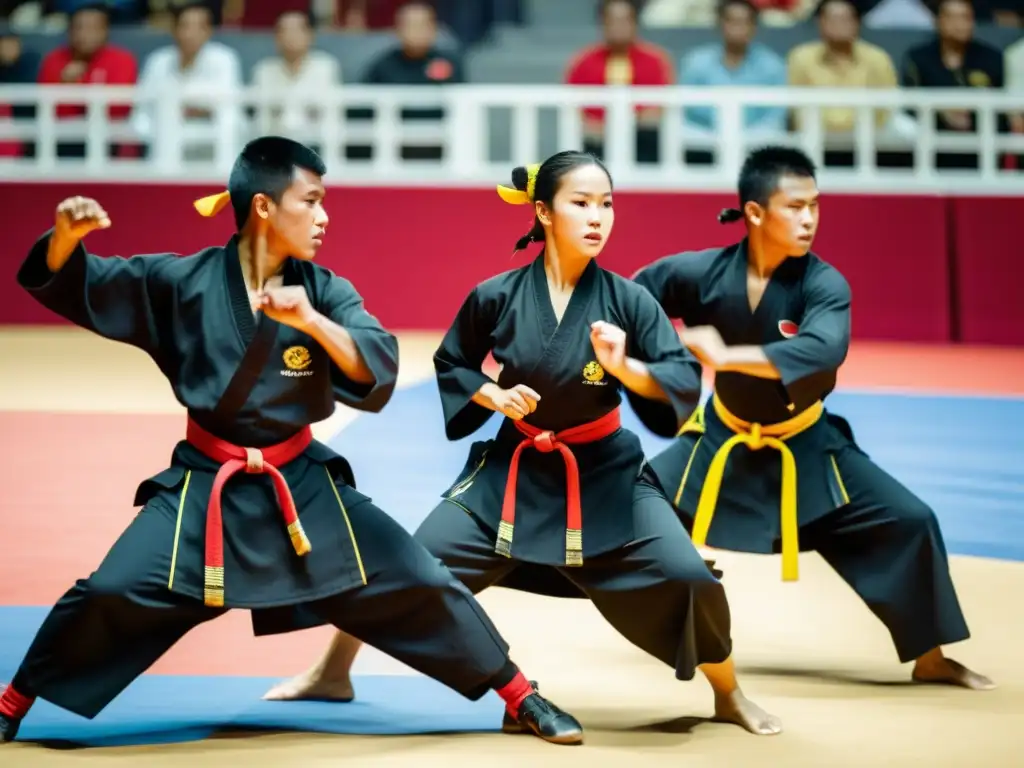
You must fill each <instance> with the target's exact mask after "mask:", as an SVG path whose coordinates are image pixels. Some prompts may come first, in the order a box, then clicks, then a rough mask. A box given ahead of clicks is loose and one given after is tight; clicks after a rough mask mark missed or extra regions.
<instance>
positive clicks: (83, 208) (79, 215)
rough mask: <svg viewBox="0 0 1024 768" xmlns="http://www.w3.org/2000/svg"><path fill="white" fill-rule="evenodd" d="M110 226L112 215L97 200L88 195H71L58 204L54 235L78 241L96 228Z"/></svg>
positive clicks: (64, 239)
mask: <svg viewBox="0 0 1024 768" xmlns="http://www.w3.org/2000/svg"><path fill="white" fill-rule="evenodd" d="M109 226H110V216H108V215H107V212H106V211H105V210H103V207H102V206H101V205H100V204H99V203H97V202H96V201H95V200H93V199H91V198H88V197H69V198H68V199H67V200H65V201H63V202H62V203H61V204H60V205H58V206H57V214H56V222H55V224H54V237H55V238H57V239H58V240H61V241H64V242H68V241H78V240H81V239H82V238H83V237H85V236H86V235H88V234H89V233H90V232H92V231H93V230H94V229H106V228H107V227H109Z"/></svg>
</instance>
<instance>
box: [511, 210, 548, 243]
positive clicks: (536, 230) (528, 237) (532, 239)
mask: <svg viewBox="0 0 1024 768" xmlns="http://www.w3.org/2000/svg"><path fill="white" fill-rule="evenodd" d="M543 242H544V225H543V224H541V223H540V219H538V218H537V217H536V216H534V217H533V227H532V228H531V229H530V231H529V232H527V233H526V234H525V235H523V236H522V237H520V238H519V239H518V240H516V248H515V249H516V250H517V251H521V250H523V248H526V247H527V246H528V245H529V244H530V243H543Z"/></svg>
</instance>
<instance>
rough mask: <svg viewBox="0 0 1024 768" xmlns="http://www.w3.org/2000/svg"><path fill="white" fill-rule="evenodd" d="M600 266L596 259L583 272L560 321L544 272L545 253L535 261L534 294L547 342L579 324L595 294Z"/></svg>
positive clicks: (533, 271) (533, 269) (542, 252)
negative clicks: (561, 330)
mask: <svg viewBox="0 0 1024 768" xmlns="http://www.w3.org/2000/svg"><path fill="white" fill-rule="evenodd" d="M597 271H598V266H597V262H596V261H595V260H594V259H591V260H590V263H589V264H587V266H586V267H585V268H584V270H583V274H581V275H580V279H579V282H578V283H576V287H575V288H573V291H572V295H571V296H570V297H569V303H568V305H567V306H566V308H565V312H564V314H563V315H562V320H561V321H559V320H558V316H557V315H556V314H555V307H554V303H553V302H552V300H551V292H550V291H549V290H548V276H547V274H546V273H545V272H544V251H541V252H540V254H539V255H538V256H537V258H536V259H534V261H533V265H532V267H531V272H532V277H533V293H534V297H535V298H536V300H537V310H538V312H539V314H540V324H541V331H542V333H543V335H544V339H545V341H550V340H551V339H552V338H554V336H555V334H556V333H557V332H558V331H559V330H560V329H561V328H572V327H574V326H575V325H576V323H578V322H579V318H580V316H581V314H582V313H583V312H584V310H586V308H587V305H588V304H589V303H590V298H591V296H592V294H593V290H594V284H595V282H596V280H597Z"/></svg>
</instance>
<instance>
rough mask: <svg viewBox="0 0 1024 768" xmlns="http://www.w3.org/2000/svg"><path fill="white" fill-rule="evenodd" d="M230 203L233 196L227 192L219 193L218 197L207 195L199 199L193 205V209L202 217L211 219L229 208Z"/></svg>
mask: <svg viewBox="0 0 1024 768" xmlns="http://www.w3.org/2000/svg"><path fill="white" fill-rule="evenodd" d="M230 202H231V195H230V193H228V192H227V190H225V191H224V192H218V193H217V194H216V195H207V196H206V197H201V198H199V199H198V200H196V201H195V202H194V203H192V207H193V208H195V209H196V210H197V211H198V212H199V215H200V216H205V217H206V218H211V217H213V216H216V215H217V214H218V213H220V212H221V211H223V210H224V209H225V208H227V206H228V203H230Z"/></svg>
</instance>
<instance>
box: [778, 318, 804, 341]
mask: <svg viewBox="0 0 1024 768" xmlns="http://www.w3.org/2000/svg"><path fill="white" fill-rule="evenodd" d="M799 332H800V326H799V325H797V324H796V323H794V322H793V321H792V320H779V333H781V334H782V337H783V338H785V339H792V338H793V337H794V336H796V335H797V334H798V333H799Z"/></svg>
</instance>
